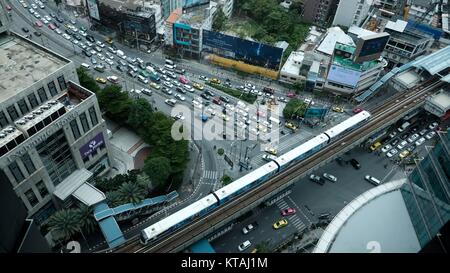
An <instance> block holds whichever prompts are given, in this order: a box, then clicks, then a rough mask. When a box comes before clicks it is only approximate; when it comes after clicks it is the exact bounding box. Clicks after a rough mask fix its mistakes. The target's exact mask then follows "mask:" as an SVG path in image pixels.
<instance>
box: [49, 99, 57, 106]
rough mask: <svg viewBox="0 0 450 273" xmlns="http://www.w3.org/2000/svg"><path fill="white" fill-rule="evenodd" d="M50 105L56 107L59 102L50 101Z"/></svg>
mask: <svg viewBox="0 0 450 273" xmlns="http://www.w3.org/2000/svg"><path fill="white" fill-rule="evenodd" d="M48 104H50V105H55V104H58V102H57V101H56V100H52V101H49V102H48Z"/></svg>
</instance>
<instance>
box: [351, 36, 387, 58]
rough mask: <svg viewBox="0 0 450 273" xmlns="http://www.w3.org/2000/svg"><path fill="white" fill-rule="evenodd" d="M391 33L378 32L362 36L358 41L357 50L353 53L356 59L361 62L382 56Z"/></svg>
mask: <svg viewBox="0 0 450 273" xmlns="http://www.w3.org/2000/svg"><path fill="white" fill-rule="evenodd" d="M389 37H390V36H389V33H387V32H383V33H377V34H374V35H368V36H364V37H360V38H359V39H358V42H357V43H356V50H355V52H354V54H353V56H354V61H355V62H357V63H361V62H364V61H371V60H376V59H378V58H380V56H381V53H382V52H383V50H384V47H385V46H386V44H387V42H388V41H389Z"/></svg>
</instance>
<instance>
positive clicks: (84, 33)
mask: <svg viewBox="0 0 450 273" xmlns="http://www.w3.org/2000/svg"><path fill="white" fill-rule="evenodd" d="M79 34H80V35H81V36H83V37H86V36H87V33H86V32H84V31H81V30H80V33H79Z"/></svg>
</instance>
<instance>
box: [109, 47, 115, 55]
mask: <svg viewBox="0 0 450 273" xmlns="http://www.w3.org/2000/svg"><path fill="white" fill-rule="evenodd" d="M108 50H109V51H110V52H112V53H113V54H116V52H117V51H116V50H115V49H114V48H112V47H108Z"/></svg>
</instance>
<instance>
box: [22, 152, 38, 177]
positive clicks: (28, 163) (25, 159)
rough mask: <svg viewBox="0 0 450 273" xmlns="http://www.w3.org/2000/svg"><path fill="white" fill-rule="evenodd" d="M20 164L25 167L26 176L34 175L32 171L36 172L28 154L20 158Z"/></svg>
mask: <svg viewBox="0 0 450 273" xmlns="http://www.w3.org/2000/svg"><path fill="white" fill-rule="evenodd" d="M22 162H23V165H25V168H26V169H27V172H28V174H32V173H34V171H36V167H35V166H34V164H33V161H32V160H31V157H30V155H29V154H28V153H26V154H24V155H23V156H22Z"/></svg>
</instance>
